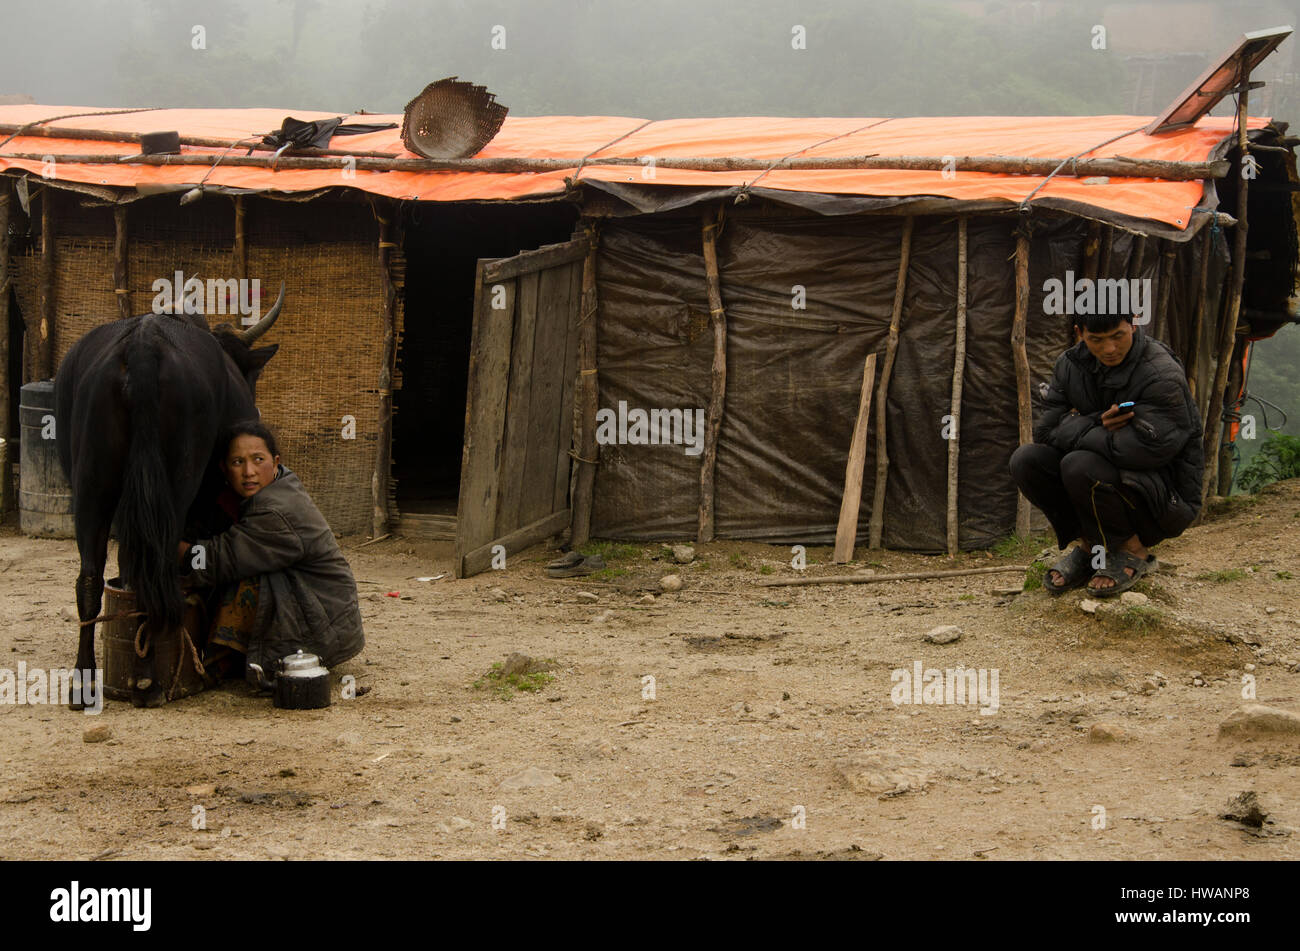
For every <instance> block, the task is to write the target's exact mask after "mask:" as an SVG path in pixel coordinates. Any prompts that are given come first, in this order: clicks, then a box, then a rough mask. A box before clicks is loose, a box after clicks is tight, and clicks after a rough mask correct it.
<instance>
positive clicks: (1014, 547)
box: [989, 535, 1051, 558]
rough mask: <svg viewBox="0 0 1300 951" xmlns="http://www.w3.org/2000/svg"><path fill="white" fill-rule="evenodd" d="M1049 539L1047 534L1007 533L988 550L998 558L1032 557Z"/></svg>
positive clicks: (1044, 546) (1045, 545)
mask: <svg viewBox="0 0 1300 951" xmlns="http://www.w3.org/2000/svg"><path fill="white" fill-rule="evenodd" d="M1050 542H1051V539H1050V538H1049V537H1048V536H1047V535H1029V536H1028V537H1023V538H1022V537H1021V536H1019V535H1008V536H1007V537H1006V538H1004V539H1002V541H1000V542H998V543H997V544H995V545H994V546H993V547H992V548H990V549H989V551H991V552H993V554H994V555H995V556H996V557H998V558H1032V557H1034V556H1035V555H1037V554H1038V553H1039V552H1040V551H1042V550H1043V549H1044V548H1046V547H1047V545H1048V544H1049V543H1050Z"/></svg>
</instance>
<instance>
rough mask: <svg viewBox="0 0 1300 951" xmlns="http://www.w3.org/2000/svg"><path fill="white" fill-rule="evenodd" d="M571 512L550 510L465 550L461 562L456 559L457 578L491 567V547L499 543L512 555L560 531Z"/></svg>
mask: <svg viewBox="0 0 1300 951" xmlns="http://www.w3.org/2000/svg"><path fill="white" fill-rule="evenodd" d="M570 515H571V513H570V511H569V510H568V509H561V510H560V511H558V512H552V513H551V514H550V515H547V516H546V517H545V518H541V519H538V520H537V521H536V522H533V523H532V524H531V525H525V526H524V527H523V528H517V529H515V530H514V531H513V532H511V533H510V534H508V535H503V536H502V537H501V538H497V539H493V540H492V541H491V542H489V543H488V544H486V545H480V546H479V547H478V548H475V549H474V550H472V551H469V552H466V553H465V556H464V559H463V563H462V560H461V559H460V558H457V560H456V566H457V567H458V568H460V569H461V570H460V571H459V572H458V573H457V575H456V577H458V578H468V577H469V576H470V575H476V574H478V573H479V572H481V571H486V570H487V569H488V568H490V567H492V549H494V548H495V547H496V546H497V545H501V546H502V547H504V548H505V550H506V555H507V556H509V555H514V554H518V553H519V552H521V551H523V550H524V549H525V548H530V547H532V546H533V545H536V544H537V543H538V542H542V541H545V540H546V539H548V538H550V537H551V536H552V535H554V534H556V533H558V532H560V531H562V530H563V529H564V527H565V526H566V525H568V524H569V517H570Z"/></svg>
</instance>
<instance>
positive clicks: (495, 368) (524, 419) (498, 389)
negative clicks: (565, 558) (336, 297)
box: [456, 238, 587, 578]
mask: <svg viewBox="0 0 1300 951" xmlns="http://www.w3.org/2000/svg"><path fill="white" fill-rule="evenodd" d="M586 254H587V239H586V238H580V239H578V240H574V241H567V242H564V243H563V244H550V245H545V246H544V247H541V248H538V249H537V250H536V251H525V252H524V253H522V254H517V255H515V256H514V257H512V258H497V259H487V260H482V261H479V262H478V275H477V285H476V290H475V300H474V331H473V337H472V343H471V348H470V357H469V388H468V394H467V399H466V406H465V452H464V456H463V458H462V460H461V470H460V501H459V505H458V512H457V521H456V577H458V578H464V577H468V576H469V575H474V574H478V573H479V572H481V571H484V570H486V569H487V568H489V567H490V566H491V564H492V558H493V552H494V549H495V548H496V546H497V545H501V546H503V547H504V548H505V552H506V555H507V556H509V555H513V554H515V553H516V552H519V551H522V550H523V549H525V548H527V547H529V546H530V545H535V544H537V543H538V542H539V541H542V540H544V539H546V538H548V537H549V536H551V535H554V534H555V533H557V532H559V531H560V530H562V529H563V528H565V527H566V526H567V525H568V524H569V469H570V461H571V460H570V457H569V449H570V447H571V445H572V437H573V393H574V378H575V374H576V372H577V363H578V311H579V305H580V302H581V299H582V267H583V260H584V259H585V257H586Z"/></svg>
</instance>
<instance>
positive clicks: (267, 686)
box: [248, 664, 275, 690]
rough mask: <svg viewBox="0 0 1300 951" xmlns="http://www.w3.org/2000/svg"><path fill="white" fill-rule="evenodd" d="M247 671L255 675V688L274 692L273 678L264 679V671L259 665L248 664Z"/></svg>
mask: <svg viewBox="0 0 1300 951" xmlns="http://www.w3.org/2000/svg"><path fill="white" fill-rule="evenodd" d="M248 669H249V670H251V671H252V672H253V673H255V674H256V675H257V686H258V687H260V688H261V689H262V690H274V689H275V678H272V679H270V680H267V679H266V671H264V670H262V665H261V664H249V665H248Z"/></svg>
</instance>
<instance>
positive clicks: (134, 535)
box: [117, 320, 184, 632]
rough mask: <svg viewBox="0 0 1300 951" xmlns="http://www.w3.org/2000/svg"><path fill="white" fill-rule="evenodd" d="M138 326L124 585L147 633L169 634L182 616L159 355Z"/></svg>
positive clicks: (131, 359) (125, 486)
mask: <svg viewBox="0 0 1300 951" xmlns="http://www.w3.org/2000/svg"><path fill="white" fill-rule="evenodd" d="M150 323H151V322H150V321H147V320H145V321H141V323H140V326H139V328H138V329H137V330H136V331H135V333H133V334H132V335H131V337H130V339H129V340H128V342H127V346H126V380H125V383H124V386H123V391H124V392H123V395H124V396H125V398H126V405H127V411H128V413H129V418H130V421H131V438H130V444H129V448H128V449H127V454H126V472H125V473H124V478H123V481H122V497H121V500H120V501H119V502H118V507H117V530H118V541H119V544H120V557H119V561H120V562H121V568H122V576H123V578H122V580H123V581H125V582H126V583H127V584H128V585H130V586H131V587H132V589H134V591H135V596H136V607H137V609H138V610H140V611H143V612H144V613H145V616H146V617H147V618H148V619H149V620H150V621H151V622H153V623H152V624H151V628H152V629H153V631H155V632H157V631H159V630H167V631H170V630H173V629H175V628H176V627H177V626H179V624H180V622H181V616H182V614H183V612H184V600H183V598H182V596H181V591H180V582H179V574H178V571H177V559H176V549H177V543H178V542H179V541H180V531H181V527H180V523H179V516H178V515H177V513H176V510H175V505H174V504H173V501H172V500H173V497H174V492H173V489H172V484H171V481H172V480H171V478H170V474H169V473H168V471H167V463H166V461H165V460H164V459H163V453H162V425H161V414H160V409H161V405H162V403H161V387H160V385H159V377H160V374H161V369H162V366H161V364H162V351H161V349H160V347H159V338H158V335H157V331H156V329H154V328H152V327H151V326H150Z"/></svg>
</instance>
